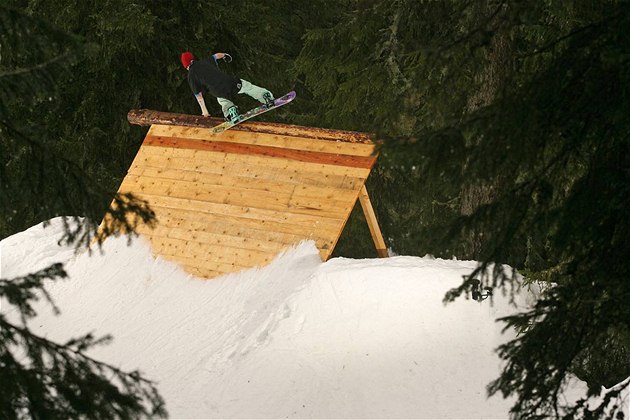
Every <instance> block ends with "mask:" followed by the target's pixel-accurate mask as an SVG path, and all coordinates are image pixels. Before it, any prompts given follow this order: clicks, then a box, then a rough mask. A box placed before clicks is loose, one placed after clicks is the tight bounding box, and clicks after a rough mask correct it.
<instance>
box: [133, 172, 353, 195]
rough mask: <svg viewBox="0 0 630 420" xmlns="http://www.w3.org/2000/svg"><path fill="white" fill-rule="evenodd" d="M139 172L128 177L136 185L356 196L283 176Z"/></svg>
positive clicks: (351, 192) (342, 190)
mask: <svg viewBox="0 0 630 420" xmlns="http://www.w3.org/2000/svg"><path fill="white" fill-rule="evenodd" d="M138 172H139V173H137V172H136V173H133V172H131V173H129V174H128V175H127V177H129V178H130V180H135V182H136V183H139V180H148V181H150V182H152V181H157V180H163V181H173V182H182V183H184V182H185V183H189V184H191V185H195V186H199V188H202V189H206V190H209V189H212V188H213V186H221V187H231V188H243V189H247V190H254V191H267V192H279V193H285V192H286V193H292V194H295V195H300V196H307V197H329V198H335V199H337V200H340V201H343V200H351V199H352V197H353V196H354V195H355V194H354V191H353V190H349V189H343V188H335V187H332V186H323V187H322V186H315V185H305V184H297V183H292V182H285V181H284V179H283V177H278V179H274V180H267V179H260V178H248V177H241V176H232V175H229V174H212V173H199V172H193V171H182V170H180V171H177V170H171V171H163V170H159V169H158V170H156V169H155V168H150V169H145V170H142V171H138Z"/></svg>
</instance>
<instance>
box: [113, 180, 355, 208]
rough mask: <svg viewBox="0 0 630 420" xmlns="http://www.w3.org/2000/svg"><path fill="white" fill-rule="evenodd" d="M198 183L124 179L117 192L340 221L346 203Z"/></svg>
mask: <svg viewBox="0 0 630 420" xmlns="http://www.w3.org/2000/svg"><path fill="white" fill-rule="evenodd" d="M204 186H206V185H205V184H201V183H187V182H183V181H176V180H159V179H158V180H156V179H145V178H137V177H134V176H127V177H125V179H124V180H123V183H122V184H121V186H120V189H119V191H120V192H132V193H135V194H139V195H142V194H148V195H157V196H166V197H176V198H183V199H190V200H197V201H207V202H210V203H223V204H230V205H236V206H247V207H252V208H258V209H266V210H275V211H286V212H292V213H301V214H311V215H314V216H318V215H321V216H324V217H329V218H343V217H344V214H346V213H347V211H348V208H349V207H350V206H349V203H348V201H343V200H337V199H335V198H334V197H333V198H330V199H327V198H326V199H324V198H322V199H321V201H317V202H316V203H315V202H314V201H315V199H314V198H313V197H310V196H308V195H304V194H300V193H296V192H287V193H282V192H276V191H274V192H269V191H259V190H247V189H244V188H234V187H226V186H218V185H214V186H212V187H211V188H210V186H206V187H208V188H204Z"/></svg>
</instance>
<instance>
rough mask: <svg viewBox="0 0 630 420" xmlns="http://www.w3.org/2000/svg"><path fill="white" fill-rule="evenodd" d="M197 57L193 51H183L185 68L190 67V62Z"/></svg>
mask: <svg viewBox="0 0 630 420" xmlns="http://www.w3.org/2000/svg"><path fill="white" fill-rule="evenodd" d="M194 59H195V56H194V55H193V54H192V53H191V52H188V51H186V52H184V53H182V66H184V68H185V69H187V68H188V66H190V62H191V61H193V60H194Z"/></svg>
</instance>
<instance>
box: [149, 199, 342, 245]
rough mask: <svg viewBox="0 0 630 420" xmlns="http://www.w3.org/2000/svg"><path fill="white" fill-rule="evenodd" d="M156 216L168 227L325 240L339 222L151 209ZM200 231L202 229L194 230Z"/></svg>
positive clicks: (158, 220) (159, 208) (155, 207)
mask: <svg viewBox="0 0 630 420" xmlns="http://www.w3.org/2000/svg"><path fill="white" fill-rule="evenodd" d="M152 208H153V210H154V211H155V214H156V219H157V222H158V223H159V224H162V225H166V226H169V227H177V226H181V225H182V224H183V222H184V221H186V220H188V221H193V222H197V221H199V222H203V223H205V224H206V225H207V224H210V223H217V224H222V223H231V224H233V225H237V226H240V227H243V228H250V229H258V230H261V231H267V232H280V233H288V234H292V235H296V236H297V237H298V238H301V239H312V238H326V237H328V236H329V235H330V234H331V233H333V232H335V231H336V230H337V229H338V226H339V225H340V224H341V220H340V221H339V223H337V226H336V227H335V228H331V227H328V226H324V225H323V224H321V223H319V221H318V220H316V219H313V220H312V221H311V222H309V223H304V224H291V223H286V222H275V221H270V220H261V219H248V218H243V217H234V216H230V215H227V214H207V213H203V214H200V213H198V212H195V211H190V210H186V209H173V208H161V207H157V206H153V207H152ZM194 230H202V229H194Z"/></svg>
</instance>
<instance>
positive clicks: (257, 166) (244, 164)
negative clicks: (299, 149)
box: [132, 147, 370, 180]
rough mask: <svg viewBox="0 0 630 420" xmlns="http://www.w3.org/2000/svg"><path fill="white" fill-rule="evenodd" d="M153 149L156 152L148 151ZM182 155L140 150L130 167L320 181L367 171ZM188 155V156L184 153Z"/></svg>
mask: <svg viewBox="0 0 630 420" xmlns="http://www.w3.org/2000/svg"><path fill="white" fill-rule="evenodd" d="M151 149H156V150H151ZM179 151H182V152H184V153H177V154H176V153H173V149H171V150H170V151H168V149H166V148H152V147H146V148H142V149H141V152H140V153H138V155H137V156H136V159H134V161H133V163H132V167H155V168H164V167H166V168H171V169H178V168H179V169H182V170H189V171H198V172H204V173H206V172H207V173H238V174H241V175H245V174H250V175H247V176H250V177H251V176H253V177H257V176H261V175H264V176H266V177H267V178H269V177H278V176H282V177H288V178H289V179H291V178H292V177H293V178H295V177H298V176H300V175H301V176H302V177H304V178H306V179H309V178H310V179H318V178H319V179H320V180H321V177H322V176H323V177H326V176H329V177H349V178H358V179H361V180H364V179H365V178H367V176H368V175H369V172H370V171H369V170H367V169H362V168H350V167H343V166H333V165H321V164H312V163H305V162H296V161H290V160H283V159H264V158H260V157H243V158H242V159H233V156H228V155H226V154H218V153H212V152H202V153H189V152H191V151H190V150H184V149H179ZM186 152H188V153H186Z"/></svg>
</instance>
